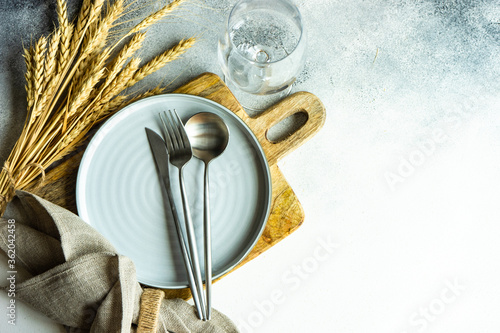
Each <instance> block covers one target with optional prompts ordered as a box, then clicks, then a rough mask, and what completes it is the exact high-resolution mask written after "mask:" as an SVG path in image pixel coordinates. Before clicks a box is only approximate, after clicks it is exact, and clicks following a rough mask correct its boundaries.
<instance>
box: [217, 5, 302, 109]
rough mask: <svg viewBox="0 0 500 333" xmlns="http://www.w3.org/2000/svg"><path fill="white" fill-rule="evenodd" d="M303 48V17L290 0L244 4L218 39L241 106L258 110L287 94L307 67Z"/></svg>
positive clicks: (227, 77) (227, 76) (229, 81)
mask: <svg viewBox="0 0 500 333" xmlns="http://www.w3.org/2000/svg"><path fill="white" fill-rule="evenodd" d="M305 49H306V37H305V31H304V27H303V24H302V17H301V15H300V12H299V10H298V9H297V7H295V6H294V5H293V4H292V3H291V2H290V1H288V0H240V1H238V2H237V3H236V5H235V6H234V7H233V9H232V11H231V14H230V15H229V18H228V21H227V26H226V30H225V33H224V35H223V36H222V37H221V38H220V39H219V50H218V57H219V61H220V64H221V67H222V71H223V73H224V76H225V80H226V83H227V84H228V86H229V87H230V88H232V90H233V93H234V94H235V96H236V97H237V98H238V100H239V101H240V103H242V104H243V106H245V107H247V108H250V109H259V107H258V106H259V104H260V106H261V107H264V105H262V102H264V103H266V101H267V103H268V102H269V100H271V99H270V98H269V96H274V97H278V98H279V96H282V95H283V94H285V95H286V94H288V92H289V89H290V88H291V86H292V84H293V83H294V82H295V80H296V77H297V75H298V74H299V73H300V72H301V70H302V67H303V65H304V59H305ZM234 88H236V89H234ZM279 93H282V94H279ZM259 96H260V97H259ZM265 96H268V97H267V98H266V97H265ZM265 106H267V105H265Z"/></svg>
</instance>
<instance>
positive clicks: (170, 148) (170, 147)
mask: <svg viewBox="0 0 500 333" xmlns="http://www.w3.org/2000/svg"><path fill="white" fill-rule="evenodd" d="M159 116H160V120H161V122H162V124H163V136H164V137H165V142H166V143H167V149H168V153H169V154H170V155H172V154H173V152H174V144H173V142H172V138H171V137H170V136H171V134H170V130H169V127H168V125H167V123H168V119H166V113H165V111H163V117H162V113H161V112H160V114H159ZM163 118H165V119H163Z"/></svg>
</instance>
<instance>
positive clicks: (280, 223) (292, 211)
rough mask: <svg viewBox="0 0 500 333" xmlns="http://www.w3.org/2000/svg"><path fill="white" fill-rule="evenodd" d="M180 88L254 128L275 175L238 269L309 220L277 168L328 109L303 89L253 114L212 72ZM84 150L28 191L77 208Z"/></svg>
mask: <svg viewBox="0 0 500 333" xmlns="http://www.w3.org/2000/svg"><path fill="white" fill-rule="evenodd" d="M175 93H183V94H191V95H197V96H201V97H205V98H208V99H211V100H213V101H215V102H217V103H219V104H222V105H224V106H225V107H227V108H228V109H229V110H231V111H233V112H234V113H235V114H237V115H238V116H239V117H240V118H241V119H242V120H243V121H244V122H245V123H246V124H247V125H248V126H249V127H250V129H251V130H252V131H253V132H254V134H255V135H256V137H257V139H258V140H259V142H260V144H261V145H262V148H263V150H264V152H265V154H266V157H267V160H268V163H269V167H270V170H271V179H272V204H271V214H270V216H269V219H268V221H267V225H266V227H265V229H264V232H263V234H262V236H261V238H260V239H259V240H258V242H257V244H256V246H255V247H254V249H253V250H252V251H251V252H250V254H249V255H248V256H247V257H246V258H245V259H244V260H243V261H242V262H241V263H240V264H239V265H238V266H237V267H236V268H235V269H237V268H238V267H240V266H242V265H244V264H246V263H247V262H249V261H250V260H252V259H254V258H255V257H257V256H258V255H260V254H261V253H262V252H264V251H266V250H268V249H269V248H271V247H272V246H273V245H274V244H276V243H278V242H279V241H281V240H282V239H284V238H285V237H287V236H288V235H289V234H291V233H292V232H293V231H295V230H296V229H297V228H298V227H299V226H300V225H301V224H302V222H303V221H304V211H303V209H302V206H301V205H300V202H299V200H298V199H297V197H296V195H295V193H294V192H293V190H292V188H291V187H290V185H289V184H288V183H287V181H286V180H285V178H284V176H283V174H282V173H281V171H280V169H279V168H278V166H277V162H278V161H279V160H280V159H281V158H282V157H283V156H285V155H287V154H288V153H290V152H291V151H292V150H294V149H296V148H297V147H299V146H300V145H301V144H303V143H304V142H306V141H307V140H308V139H309V138H311V137H312V136H313V135H314V134H315V133H316V132H317V131H319V129H320V128H321V127H322V126H323V123H324V122H325V118H326V112H325V108H324V106H323V104H322V103H321V101H320V100H319V99H318V98H317V97H316V96H314V95H313V94H310V93H307V92H299V93H295V94H293V95H291V96H289V97H287V98H285V99H284V100H282V101H281V102H279V103H278V104H276V105H275V106H273V107H271V108H269V109H268V110H266V111H264V112H263V113H262V114H260V115H258V116H257V117H254V118H251V117H249V116H248V115H247V113H246V112H245V111H244V110H243V108H242V107H241V105H240V104H239V103H238V101H237V100H236V98H235V97H234V96H233V94H232V93H231V91H230V90H229V88H228V87H227V86H226V85H225V84H224V82H223V81H222V80H221V79H220V78H219V77H218V76H217V75H215V74H212V73H205V74H202V75H200V76H199V77H197V78H196V79H194V80H193V81H191V82H189V83H187V84H185V85H184V86H182V87H180V88H179V89H177V90H176V91H175ZM301 112H302V113H305V114H306V116H307V120H306V122H305V123H304V125H302V126H301V127H300V128H299V129H297V130H296V131H295V132H294V133H292V134H291V135H289V136H288V137H286V138H285V139H283V140H282V141H280V142H271V141H270V140H268V139H267V137H266V135H267V132H268V130H269V129H270V128H271V127H273V126H274V125H275V124H277V123H279V122H280V121H282V120H283V119H285V118H287V117H288V116H291V115H293V114H296V113H301ZM82 155H83V153H79V154H77V155H75V156H73V157H71V158H70V159H68V160H67V161H65V162H63V163H62V164H60V165H59V166H57V167H56V168H54V169H52V170H51V171H50V172H48V173H47V175H46V177H45V180H44V181H43V182H42V183H41V184H38V186H37V187H36V188H30V189H27V190H28V191H31V192H33V193H35V194H37V195H39V196H41V197H42V198H45V199H47V200H49V201H51V202H53V203H55V204H58V205H60V206H63V207H65V208H67V209H69V210H71V211H73V212H75V213H76V198H75V185H76V176H77V172H78V167H79V165H80V160H81V158H82ZM228 274H229V273H228ZM165 293H166V297H167V298H175V297H180V298H184V299H188V298H190V297H191V293H190V291H189V289H187V288H186V289H171V290H165Z"/></svg>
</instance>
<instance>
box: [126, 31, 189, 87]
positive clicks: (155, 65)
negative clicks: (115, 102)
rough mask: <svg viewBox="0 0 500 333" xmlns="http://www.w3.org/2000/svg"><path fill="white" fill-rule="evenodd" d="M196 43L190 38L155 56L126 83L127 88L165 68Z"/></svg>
mask: <svg viewBox="0 0 500 333" xmlns="http://www.w3.org/2000/svg"><path fill="white" fill-rule="evenodd" d="M195 42H196V38H194V37H191V38H188V39H186V40H181V41H180V42H179V43H178V44H177V45H176V46H174V47H173V48H171V49H170V50H168V51H166V52H164V53H162V54H160V55H159V56H156V57H155V58H154V59H153V60H151V61H150V62H148V63H147V64H145V65H144V66H142V67H141V68H140V69H139V70H138V71H137V72H136V73H135V75H134V76H133V77H132V79H131V81H130V82H129V83H128V84H129V86H132V85H134V84H135V83H137V82H139V81H140V80H142V79H144V78H145V77H146V76H148V75H149V74H151V73H153V72H156V71H157V70H158V69H160V68H162V67H163V66H165V65H166V64H167V63H169V62H171V61H173V60H175V59H177V58H179V57H180V56H181V55H182V54H184V52H186V51H187V50H188V49H189V48H190V47H191V46H193V45H194V43H195Z"/></svg>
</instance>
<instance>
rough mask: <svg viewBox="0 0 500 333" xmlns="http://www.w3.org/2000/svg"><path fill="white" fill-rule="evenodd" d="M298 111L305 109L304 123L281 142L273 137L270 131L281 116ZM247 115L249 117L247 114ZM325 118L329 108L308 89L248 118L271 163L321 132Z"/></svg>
mask: <svg viewBox="0 0 500 333" xmlns="http://www.w3.org/2000/svg"><path fill="white" fill-rule="evenodd" d="M297 113H305V115H306V116H307V119H306V121H305V123H304V124H303V125H302V126H301V127H299V128H298V129H296V130H295V131H294V132H293V133H291V134H290V135H289V136H287V137H286V138H284V139H283V140H280V141H278V142H273V141H270V140H269V139H268V137H267V133H268V131H269V129H270V128H272V127H273V126H274V125H276V124H278V123H279V122H281V121H282V120H284V119H286V118H287V117H289V116H292V115H294V114H297ZM245 118H246V117H245ZM325 119H326V110H325V107H324V105H323V103H322V102H321V100H320V99H319V98H318V97H316V96H315V95H313V94H311V93H309V92H297V93H294V94H293V95H290V96H288V97H287V98H285V99H283V100H282V101H280V102H279V103H277V104H275V105H273V106H272V107H270V108H269V109H267V110H266V111H264V112H263V113H261V114H260V115H258V116H257V117H254V118H247V119H245V121H246V122H247V124H248V126H249V127H250V128H251V129H252V131H253V132H254V134H255V135H256V136H257V139H258V140H259V142H260V144H261V145H262V148H263V149H264V152H265V153H266V157H267V160H268V163H269V165H274V164H276V163H277V162H278V161H279V160H280V159H281V158H282V157H284V156H285V155H287V154H288V153H290V152H291V151H292V150H294V149H296V148H297V147H299V146H300V145H302V144H303V143H304V142H306V141H307V140H309V139H310V138H311V137H312V136H313V135H314V134H316V132H318V131H319V130H320V129H321V127H322V126H323V124H324V123H325Z"/></svg>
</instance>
